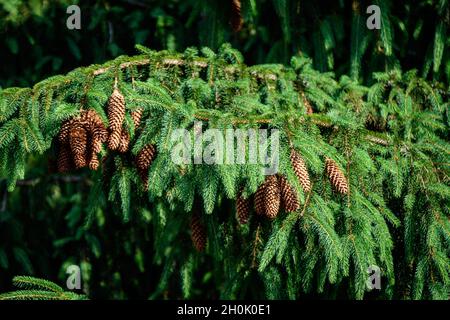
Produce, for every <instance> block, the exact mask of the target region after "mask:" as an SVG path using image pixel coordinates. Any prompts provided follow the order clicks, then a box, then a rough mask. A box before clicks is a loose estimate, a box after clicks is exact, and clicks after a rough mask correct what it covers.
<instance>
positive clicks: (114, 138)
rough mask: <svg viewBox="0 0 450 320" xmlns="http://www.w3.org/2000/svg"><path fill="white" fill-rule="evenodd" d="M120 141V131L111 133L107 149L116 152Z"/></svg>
mask: <svg viewBox="0 0 450 320" xmlns="http://www.w3.org/2000/svg"><path fill="white" fill-rule="evenodd" d="M121 139H122V131H112V132H111V133H110V135H109V138H108V149H110V150H117V149H118V148H119V146H120V140H121Z"/></svg>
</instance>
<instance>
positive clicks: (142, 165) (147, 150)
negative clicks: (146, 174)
mask: <svg viewBox="0 0 450 320" xmlns="http://www.w3.org/2000/svg"><path fill="white" fill-rule="evenodd" d="M155 156H156V148H155V146H154V145H152V144H148V145H146V146H145V147H144V148H142V150H141V151H139V153H138V154H137V156H136V166H137V167H138V169H141V170H147V169H148V168H150V165H151V164H152V162H153V160H154V158H155Z"/></svg>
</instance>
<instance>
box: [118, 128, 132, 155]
mask: <svg viewBox="0 0 450 320" xmlns="http://www.w3.org/2000/svg"><path fill="white" fill-rule="evenodd" d="M129 145H130V135H129V134H128V132H126V131H125V130H123V131H122V134H121V135H120V144H119V147H118V148H117V151H119V152H121V153H125V152H127V151H128V146H129Z"/></svg>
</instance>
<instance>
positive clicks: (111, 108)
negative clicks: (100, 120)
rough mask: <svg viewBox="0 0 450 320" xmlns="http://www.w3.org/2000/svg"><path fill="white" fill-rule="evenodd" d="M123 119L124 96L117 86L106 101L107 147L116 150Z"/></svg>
mask: <svg viewBox="0 0 450 320" xmlns="http://www.w3.org/2000/svg"><path fill="white" fill-rule="evenodd" d="M124 119H125V98H124V97H123V95H122V94H121V93H120V91H119V90H118V89H117V88H114V91H113V93H112V94H111V97H110V98H109V101H108V120H109V131H110V136H109V141H108V148H109V149H111V150H116V149H117V148H118V147H119V145H120V137H121V134H122V124H123V120H124Z"/></svg>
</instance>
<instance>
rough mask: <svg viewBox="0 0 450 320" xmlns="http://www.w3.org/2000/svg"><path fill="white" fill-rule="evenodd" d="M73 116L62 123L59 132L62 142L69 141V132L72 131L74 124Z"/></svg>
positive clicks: (59, 138)
mask: <svg viewBox="0 0 450 320" xmlns="http://www.w3.org/2000/svg"><path fill="white" fill-rule="evenodd" d="M73 121H74V120H73V118H72V119H69V120H66V121H64V122H63V124H62V125H61V128H60V129H59V133H58V141H59V142H60V143H61V144H64V143H69V133H70V128H71V126H72V124H73Z"/></svg>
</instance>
